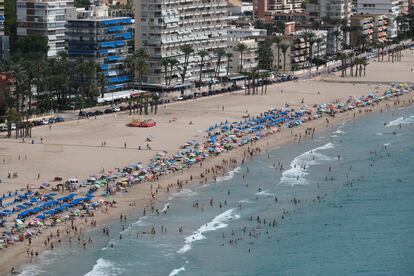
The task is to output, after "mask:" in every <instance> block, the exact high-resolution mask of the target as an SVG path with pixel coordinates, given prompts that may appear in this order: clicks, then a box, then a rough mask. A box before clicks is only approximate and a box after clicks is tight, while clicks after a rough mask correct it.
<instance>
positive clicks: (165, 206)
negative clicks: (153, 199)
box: [160, 203, 171, 213]
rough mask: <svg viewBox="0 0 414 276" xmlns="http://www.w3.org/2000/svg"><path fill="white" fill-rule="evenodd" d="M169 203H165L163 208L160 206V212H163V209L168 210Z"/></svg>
mask: <svg viewBox="0 0 414 276" xmlns="http://www.w3.org/2000/svg"><path fill="white" fill-rule="evenodd" d="M170 206H171V204H170V203H165V205H164V208H162V210H161V211H160V213H163V212H165V211H167V210H168V208H170Z"/></svg>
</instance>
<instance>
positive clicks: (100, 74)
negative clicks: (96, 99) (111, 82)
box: [98, 72, 106, 98]
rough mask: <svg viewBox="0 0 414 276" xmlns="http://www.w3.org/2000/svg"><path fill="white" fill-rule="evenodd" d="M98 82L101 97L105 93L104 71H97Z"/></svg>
mask: <svg viewBox="0 0 414 276" xmlns="http://www.w3.org/2000/svg"><path fill="white" fill-rule="evenodd" d="M98 84H99V87H100V90H101V97H102V98H103V97H104V95H105V85H106V78H105V74H104V72H98Z"/></svg>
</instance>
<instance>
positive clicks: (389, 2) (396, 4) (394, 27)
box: [357, 0, 401, 39]
mask: <svg viewBox="0 0 414 276" xmlns="http://www.w3.org/2000/svg"><path fill="white" fill-rule="evenodd" d="M400 5H401V3H400V1H398V0H358V3H357V14H384V15H386V16H387V19H388V27H387V36H388V38H391V39H392V38H395V37H397V32H398V23H397V21H396V18H397V17H398V15H400V13H401V7H400Z"/></svg>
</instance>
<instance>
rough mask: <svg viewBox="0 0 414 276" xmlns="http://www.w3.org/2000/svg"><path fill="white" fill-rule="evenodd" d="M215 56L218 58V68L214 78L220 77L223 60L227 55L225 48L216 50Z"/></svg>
mask: <svg viewBox="0 0 414 276" xmlns="http://www.w3.org/2000/svg"><path fill="white" fill-rule="evenodd" d="M214 54H215V55H216V57H217V62H216V68H215V70H214V78H219V77H220V67H221V60H222V59H223V57H224V56H225V55H226V51H225V50H224V49H223V48H218V49H215V50H214Z"/></svg>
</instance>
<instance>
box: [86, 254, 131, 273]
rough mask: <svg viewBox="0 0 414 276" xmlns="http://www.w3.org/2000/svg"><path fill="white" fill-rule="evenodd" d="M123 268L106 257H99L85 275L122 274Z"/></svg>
mask: <svg viewBox="0 0 414 276" xmlns="http://www.w3.org/2000/svg"><path fill="white" fill-rule="evenodd" d="M122 271H123V270H122V269H121V268H119V267H116V266H115V264H114V263H112V262H111V261H108V260H105V259H102V258H100V259H98V260H97V261H96V264H95V265H94V266H93V268H92V270H91V271H89V272H88V273H86V274H85V275H84V276H106V275H121V274H122Z"/></svg>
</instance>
